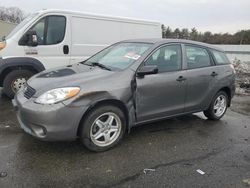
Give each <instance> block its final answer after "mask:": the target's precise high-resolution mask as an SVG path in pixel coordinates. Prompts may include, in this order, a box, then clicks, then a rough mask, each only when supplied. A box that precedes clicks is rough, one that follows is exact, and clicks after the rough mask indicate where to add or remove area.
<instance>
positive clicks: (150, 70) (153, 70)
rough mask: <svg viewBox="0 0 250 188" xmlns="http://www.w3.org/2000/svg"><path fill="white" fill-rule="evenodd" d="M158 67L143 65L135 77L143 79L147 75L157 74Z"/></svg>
mask: <svg viewBox="0 0 250 188" xmlns="http://www.w3.org/2000/svg"><path fill="white" fill-rule="evenodd" d="M157 73H158V67H157V66H156V65H145V66H143V67H141V68H140V69H139V70H138V71H137V76H139V77H143V76H145V75H149V74H157Z"/></svg>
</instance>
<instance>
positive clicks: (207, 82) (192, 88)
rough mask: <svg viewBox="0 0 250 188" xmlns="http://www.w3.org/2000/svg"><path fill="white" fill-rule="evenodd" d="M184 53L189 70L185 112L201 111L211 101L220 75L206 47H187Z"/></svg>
mask: <svg viewBox="0 0 250 188" xmlns="http://www.w3.org/2000/svg"><path fill="white" fill-rule="evenodd" d="M184 51H185V52H184V56H185V63H186V64H185V66H186V69H187V74H186V77H187V96H186V101H185V112H193V111H200V110H203V109H204V108H206V106H207V105H209V103H210V101H211V97H212V95H213V93H214V92H213V90H214V87H215V86H216V82H217V78H216V77H217V74H218V73H217V72H216V67H215V66H213V61H212V57H211V56H210V53H209V51H208V50H207V49H206V48H205V47H201V46H195V45H185V50H184Z"/></svg>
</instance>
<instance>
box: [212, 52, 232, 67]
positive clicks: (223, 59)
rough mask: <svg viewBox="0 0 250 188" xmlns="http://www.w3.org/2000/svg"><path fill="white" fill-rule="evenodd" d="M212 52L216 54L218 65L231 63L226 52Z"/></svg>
mask: <svg viewBox="0 0 250 188" xmlns="http://www.w3.org/2000/svg"><path fill="white" fill-rule="evenodd" d="M212 54H213V56H214V59H215V64H216V65H226V64H230V61H229V60H228V58H227V56H226V54H225V53H224V52H220V51H216V50H212Z"/></svg>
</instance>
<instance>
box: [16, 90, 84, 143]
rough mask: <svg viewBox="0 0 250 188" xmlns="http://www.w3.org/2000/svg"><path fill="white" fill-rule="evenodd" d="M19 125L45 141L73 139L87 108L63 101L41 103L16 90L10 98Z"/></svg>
mask: <svg viewBox="0 0 250 188" xmlns="http://www.w3.org/2000/svg"><path fill="white" fill-rule="evenodd" d="M12 104H13V106H14V109H15V111H16V114H17V119H18V122H19V124H20V127H21V128H22V129H23V130H24V131H25V132H26V133H28V134H30V135H32V136H34V137H36V138H38V139H40V140H45V141H65V140H75V139H76V138H77V130H78V126H79V123H80V120H81V118H82V115H83V114H84V112H85V111H86V109H87V108H84V107H82V106H81V107H69V106H66V105H65V104H63V103H58V104H53V105H41V104H37V103H35V102H34V99H32V98H31V99H26V98H25V97H24V96H23V93H22V92H18V94H17V95H16V96H15V98H14V99H13V100H12Z"/></svg>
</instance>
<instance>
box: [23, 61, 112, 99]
mask: <svg viewBox="0 0 250 188" xmlns="http://www.w3.org/2000/svg"><path fill="white" fill-rule="evenodd" d="M112 74H116V72H113V71H108V70H104V69H101V68H99V67H92V66H88V65H84V64H81V63H78V64H74V65H70V66H64V67H60V68H55V69H49V70H45V71H43V72H41V73H39V74H36V75H35V76H33V77H32V78H30V79H29V80H28V81H27V84H28V85H29V86H31V87H32V88H34V89H35V90H36V91H37V93H36V95H35V96H38V95H40V94H41V93H43V92H46V91H48V90H50V89H55V88H60V87H73V86H78V87H81V86H83V85H85V83H90V82H91V83H92V81H93V82H94V81H95V82H98V80H102V81H103V79H105V78H109V77H110V76H111V75H112Z"/></svg>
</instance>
